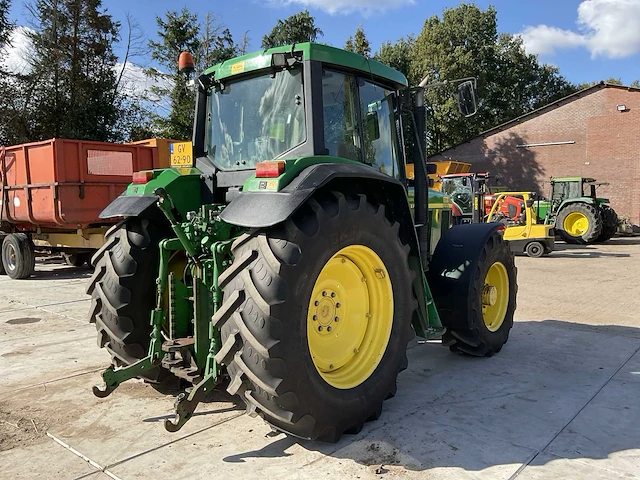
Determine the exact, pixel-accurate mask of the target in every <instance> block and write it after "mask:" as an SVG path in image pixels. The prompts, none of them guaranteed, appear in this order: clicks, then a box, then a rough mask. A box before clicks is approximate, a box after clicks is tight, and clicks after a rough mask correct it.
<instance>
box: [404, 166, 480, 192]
mask: <svg viewBox="0 0 640 480" xmlns="http://www.w3.org/2000/svg"><path fill="white" fill-rule="evenodd" d="M430 163H433V164H434V165H435V166H436V173H432V174H430V175H429V178H430V179H431V180H433V186H432V187H431V188H433V189H435V190H440V189H441V188H442V177H443V176H444V175H449V174H451V173H469V172H470V171H471V164H470V163H465V162H457V161H453V160H446V161H442V162H430ZM406 172H407V178H408V179H409V180H414V179H415V173H414V167H413V164H412V163H410V164H408V165H407V168H406Z"/></svg>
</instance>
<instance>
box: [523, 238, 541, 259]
mask: <svg viewBox="0 0 640 480" xmlns="http://www.w3.org/2000/svg"><path fill="white" fill-rule="evenodd" d="M525 253H526V254H527V256H529V257H531V258H540V257H542V256H543V255H544V254H545V253H546V249H545V247H544V245H542V243H540V242H529V243H528V244H527V246H526V247H525Z"/></svg>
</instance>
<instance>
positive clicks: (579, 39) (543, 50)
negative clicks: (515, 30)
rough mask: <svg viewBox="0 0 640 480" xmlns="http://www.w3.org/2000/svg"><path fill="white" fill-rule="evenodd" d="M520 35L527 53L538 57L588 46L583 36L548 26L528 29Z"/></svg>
mask: <svg viewBox="0 0 640 480" xmlns="http://www.w3.org/2000/svg"><path fill="white" fill-rule="evenodd" d="M520 35H521V36H522V41H523V42H524V47H525V49H526V50H527V52H529V53H535V54H538V55H553V54H554V53H555V52H556V50H561V49H565V48H575V47H581V46H584V45H586V39H585V38H584V37H583V36H582V35H580V34H577V33H575V32H571V31H569V30H562V29H561V28H556V27H549V26H547V25H537V26H535V27H527V28H525V29H524V31H523V32H522V33H521V34H520Z"/></svg>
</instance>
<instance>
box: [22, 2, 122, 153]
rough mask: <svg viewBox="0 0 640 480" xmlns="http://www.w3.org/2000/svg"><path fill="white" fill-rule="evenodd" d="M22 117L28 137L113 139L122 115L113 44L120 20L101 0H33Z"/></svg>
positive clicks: (116, 39) (30, 9)
mask: <svg viewBox="0 0 640 480" xmlns="http://www.w3.org/2000/svg"><path fill="white" fill-rule="evenodd" d="M29 11H30V13H31V15H32V18H33V21H34V26H35V28H36V30H35V31H33V32H31V33H30V39H31V41H32V43H33V49H34V53H33V57H32V59H31V70H30V72H29V73H28V74H27V75H26V79H25V80H26V81H27V84H28V86H27V87H25V88H26V91H25V92H20V93H21V94H24V95H25V102H26V105H27V108H28V109H29V114H28V120H27V119H26V117H25V128H26V131H25V132H24V134H25V136H26V137H28V140H30V141H34V140H41V139H45V138H50V137H66V138H76V139H90V140H103V141H108V140H115V139H118V137H119V132H118V130H117V127H116V126H117V123H118V120H119V118H120V115H121V105H120V102H119V101H120V98H119V97H118V92H117V76H116V70H115V66H116V61H117V57H116V55H115V54H114V52H113V45H114V43H115V42H117V41H118V39H119V28H120V24H119V23H118V22H115V21H114V20H113V19H112V17H111V15H109V14H107V13H106V9H104V8H103V6H102V1H101V0H67V1H64V2H60V1H58V0H36V1H35V2H34V3H32V4H31V5H30V6H29Z"/></svg>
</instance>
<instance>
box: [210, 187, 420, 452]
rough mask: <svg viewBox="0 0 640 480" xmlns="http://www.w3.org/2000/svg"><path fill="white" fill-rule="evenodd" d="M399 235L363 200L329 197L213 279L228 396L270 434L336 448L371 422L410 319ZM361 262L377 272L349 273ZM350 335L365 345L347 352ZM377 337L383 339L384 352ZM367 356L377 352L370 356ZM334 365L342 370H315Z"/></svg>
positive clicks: (250, 246)
mask: <svg viewBox="0 0 640 480" xmlns="http://www.w3.org/2000/svg"><path fill="white" fill-rule="evenodd" d="M399 227H400V225H399V223H397V222H392V221H390V220H389V219H388V218H387V217H386V214H385V207H384V206H382V205H374V204H372V203H370V202H369V201H367V199H366V197H365V196H364V195H359V196H348V197H347V196H344V195H343V194H342V193H339V192H327V193H324V194H323V193H319V194H316V195H314V197H312V198H311V199H309V200H308V201H307V202H306V203H305V204H304V205H303V206H302V207H301V209H299V210H298V211H297V212H296V213H295V214H294V215H293V217H292V218H291V219H289V220H287V221H285V222H284V224H281V225H277V226H275V227H272V228H268V229H261V230H256V231H253V232H249V233H247V234H244V235H242V236H241V237H239V238H238V239H237V240H236V241H235V242H234V244H233V247H232V253H233V255H234V257H235V260H234V262H233V264H232V265H231V266H230V267H229V268H228V269H227V270H226V271H225V272H224V273H223V274H222V275H221V276H220V279H219V283H220V285H221V286H222V287H223V288H224V301H223V304H222V306H221V308H220V309H219V310H218V311H217V312H216V314H215V315H214V317H213V320H212V321H213V323H214V325H215V326H217V327H218V328H220V331H221V339H222V348H221V349H220V351H219V353H218V355H217V356H216V360H217V361H218V362H219V363H222V364H224V365H226V366H227V371H228V373H229V377H230V383H229V387H228V388H227V391H228V392H229V393H231V394H235V395H239V396H240V398H242V400H243V401H244V402H245V403H246V404H247V408H248V409H249V411H250V412H251V411H253V412H255V413H257V414H260V415H261V416H262V417H263V418H264V419H265V420H266V421H267V422H268V423H270V424H271V425H272V426H273V427H274V428H275V429H277V430H280V431H283V432H285V433H288V434H290V435H294V436H297V437H301V438H306V439H312V440H320V441H326V442H335V441H337V440H338V439H339V438H340V437H341V435H342V434H343V433H358V432H359V431H360V430H361V429H362V426H363V424H364V423H365V422H366V421H367V420H375V419H377V418H378V417H379V416H380V413H381V410H382V403H383V401H384V400H385V399H387V398H391V397H393V396H394V395H395V393H396V378H397V375H398V373H399V372H400V371H402V370H404V369H405V368H406V366H407V357H406V348H407V343H408V341H409V340H410V338H411V337H412V336H413V333H412V332H413V331H412V329H411V319H412V315H413V312H414V311H415V309H416V308H417V301H416V299H415V297H414V294H413V289H412V281H413V278H414V277H415V275H414V274H413V273H412V271H411V270H410V269H409V266H408V255H409V246H408V245H406V244H404V243H403V242H402V240H401V239H400V234H399ZM351 252H353V256H350V255H351ZM356 252H359V253H356ZM360 252H361V254H362V255H363V258H365V257H366V256H367V255H370V254H371V252H373V254H374V256H372V257H366V258H371V259H377V260H376V262H377V263H376V265H379V268H378V269H377V270H376V269H375V268H368V269H364V270H360V269H359V267H360V266H361V265H368V263H367V260H363V262H362V263H359V262H360V258H358V257H357V255H358V254H360ZM354 266H355V267H354ZM327 268H328V269H329V270H326V269H327ZM350 268H351V269H352V270H351V271H350V272H347V269H350ZM364 271H366V272H367V273H366V274H364V273H363V272H364ZM359 272H361V273H362V275H360V273H359ZM374 272H376V273H375V274H374ZM365 275H366V277H365ZM334 279H339V280H334ZM385 279H386V280H385ZM356 280H357V281H356ZM340 282H342V283H341V285H342V286H338V284H339V283H340ZM385 282H386V283H385ZM344 285H349V287H344ZM388 288H392V290H389V289H388ZM360 289H365V290H366V291H367V292H368V294H367V296H365V297H361V296H359V294H360ZM377 289H382V290H380V291H385V292H387V293H390V296H386V295H382V296H380V295H379V291H378V290H377ZM385 289H387V290H385ZM347 290H348V291H349V292H350V294H349V296H347V295H345V292H346V291H347ZM343 298H344V300H342V299H343ZM361 298H365V300H364V301H363V302H362V303H360V302H358V299H361ZM375 298H384V299H385V300H382V302H383V304H386V305H387V306H388V307H387V308H388V310H382V309H383V308H385V307H380V308H381V309H378V307H377V305H378V303H377V302H376V301H375V300H374V299H375ZM341 301H342V302H343V304H342V305H341V304H340V302H341ZM349 302H356V303H357V305H356V304H355V303H354V304H351V303H349ZM325 307H326V308H325ZM360 308H365V310H364V311H362V312H360V310H359V309H360ZM365 311H366V312H367V314H366V315H365V313H364V312H365ZM369 311H370V312H371V313H370V314H369V313H368V312H369ZM341 312H342V313H341ZM377 312H380V313H377ZM360 313H361V314H362V315H360ZM342 314H344V315H345V316H344V317H342ZM347 314H348V315H347ZM380 319H382V320H380ZM338 320H340V322H339V321H338ZM332 329H333V331H332ZM354 329H355V330H358V329H364V330H365V331H366V333H364V334H363V335H365V337H362V338H367V339H373V338H375V340H371V341H369V340H367V341H366V342H365V341H363V340H361V341H362V343H356V344H355V345H352V344H351V343H349V342H350V341H351V340H352V339H354V338H361V337H358V336H357V335H353V334H352V333H349V332H350V331H353V330H354ZM329 332H332V333H331V334H329ZM382 332H384V333H382ZM324 334H326V337H322V335H324ZM370 334H371V335H372V336H371V337H369V336H367V335H370ZM377 335H383V336H384V335H386V343H384V344H382V343H379V342H378V337H377ZM345 341H346V343H345ZM325 342H326V343H325ZM340 342H342V343H340ZM345 345H348V347H347V348H343V347H345ZM369 345H376V347H374V350H375V352H376V353H375V355H370V353H371V350H369V347H368V346H369ZM380 345H381V347H380V348H378V346H380ZM323 349H324V350H323ZM343 353H344V356H341V355H343ZM323 354H326V355H327V357H324V356H323ZM358 355H361V357H360V358H358ZM333 358H340V361H341V363H340V364H338V366H336V367H333V364H329V363H330V362H328V361H326V362H325V363H327V366H325V367H324V368H323V367H322V361H325V360H328V359H333ZM347 358H348V359H347ZM374 358H375V360H373V359H374ZM362 359H365V361H364V363H363V362H361V360H362ZM362 365H366V367H365V368H364V369H360V367H361V366H362ZM334 368H335V369H336V370H333V369H334Z"/></svg>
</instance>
